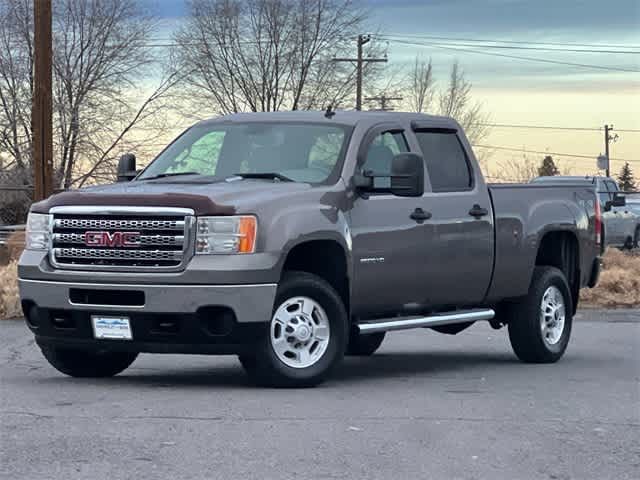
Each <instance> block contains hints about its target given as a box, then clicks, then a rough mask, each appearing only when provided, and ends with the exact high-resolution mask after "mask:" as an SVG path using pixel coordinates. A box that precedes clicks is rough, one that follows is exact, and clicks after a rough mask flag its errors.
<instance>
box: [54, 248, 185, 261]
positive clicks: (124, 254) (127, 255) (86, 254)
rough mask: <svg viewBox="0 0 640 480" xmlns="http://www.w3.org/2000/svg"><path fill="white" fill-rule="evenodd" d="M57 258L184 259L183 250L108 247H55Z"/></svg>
mask: <svg viewBox="0 0 640 480" xmlns="http://www.w3.org/2000/svg"><path fill="white" fill-rule="evenodd" d="M53 254H54V255H55V256H56V258H58V259H61V258H77V259H87V258H89V259H91V258H95V259H117V260H149V261H170V260H182V257H183V253H182V251H177V250H113V249H107V248H54V249H53Z"/></svg>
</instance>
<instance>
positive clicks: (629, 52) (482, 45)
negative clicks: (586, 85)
mask: <svg viewBox="0 0 640 480" xmlns="http://www.w3.org/2000/svg"><path fill="white" fill-rule="evenodd" d="M394 37H400V40H406V39H407V37H403V36H401V35H398V36H394ZM381 38H383V39H386V40H388V41H390V42H393V41H397V38H392V37H390V36H381ZM437 44H438V45H441V46H449V47H474V48H495V49H500V50H537V51H542V52H570V53H602V54H610V55H618V54H623V55H640V51H633V50H594V49H585V48H565V47H532V46H524V45H495V44H488V43H460V42H456V43H445V42H437ZM434 45H435V43H434Z"/></svg>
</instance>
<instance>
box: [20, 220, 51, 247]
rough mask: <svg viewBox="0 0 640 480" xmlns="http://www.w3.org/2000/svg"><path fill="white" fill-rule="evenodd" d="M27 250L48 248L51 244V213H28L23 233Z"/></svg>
mask: <svg viewBox="0 0 640 480" xmlns="http://www.w3.org/2000/svg"><path fill="white" fill-rule="evenodd" d="M25 236H26V238H25V247H26V249H27V250H49V246H50V245H51V215H47V214H42V213H30V214H29V216H28V217H27V229H26V233H25Z"/></svg>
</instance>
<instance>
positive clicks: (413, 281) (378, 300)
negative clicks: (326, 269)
mask: <svg viewBox="0 0 640 480" xmlns="http://www.w3.org/2000/svg"><path fill="white" fill-rule="evenodd" d="M362 148H363V149H365V152H366V156H365V159H364V163H363V164H361V165H359V166H358V168H359V169H360V170H361V171H365V170H370V171H372V172H374V173H378V174H389V173H390V172H391V160H392V159H393V156H394V155H395V154H397V153H401V152H407V151H409V146H408V144H407V140H406V137H405V133H404V132H403V130H402V128H397V129H392V130H382V131H379V132H376V131H374V132H373V134H372V135H370V136H369V138H368V140H367V139H365V143H364V144H363V146H362ZM375 186H376V188H379V189H380V190H381V191H380V192H379V193H371V194H369V195H366V196H365V197H366V198H365V197H363V196H359V197H356V199H355V200H354V203H353V207H352V209H351V237H352V241H353V245H352V246H353V259H354V276H355V278H354V280H355V281H354V282H353V285H354V289H353V292H352V295H353V297H352V298H353V302H352V309H353V312H354V314H356V315H358V316H361V317H367V316H368V315H374V314H375V315H383V314H385V313H388V314H395V313H398V312H401V311H403V310H405V309H407V308H408V307H411V306H412V305H413V304H415V302H416V301H418V300H419V299H420V297H421V296H422V286H421V281H420V276H421V275H422V274H423V272H424V271H423V269H422V264H421V262H420V261H419V258H420V255H422V253H423V251H424V246H425V238H426V234H425V232H426V228H427V227H426V225H427V221H424V220H420V219H419V217H418V216H416V215H413V216H414V217H415V218H418V220H416V219H415V218H411V217H412V214H413V212H415V211H416V209H420V208H424V198H423V197H397V196H394V195H391V194H390V193H387V192H384V189H385V188H388V187H389V186H390V180H389V179H388V178H376V179H375Z"/></svg>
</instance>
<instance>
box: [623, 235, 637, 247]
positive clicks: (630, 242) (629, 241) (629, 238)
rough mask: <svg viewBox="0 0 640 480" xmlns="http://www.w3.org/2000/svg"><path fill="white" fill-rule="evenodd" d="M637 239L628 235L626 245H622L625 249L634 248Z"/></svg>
mask: <svg viewBox="0 0 640 480" xmlns="http://www.w3.org/2000/svg"><path fill="white" fill-rule="evenodd" d="M634 244H635V241H634V239H633V238H631V237H627V239H626V240H625V242H624V245H622V249H623V250H633V247H634Z"/></svg>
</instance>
